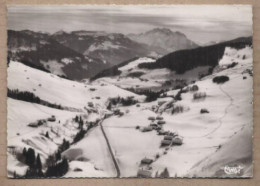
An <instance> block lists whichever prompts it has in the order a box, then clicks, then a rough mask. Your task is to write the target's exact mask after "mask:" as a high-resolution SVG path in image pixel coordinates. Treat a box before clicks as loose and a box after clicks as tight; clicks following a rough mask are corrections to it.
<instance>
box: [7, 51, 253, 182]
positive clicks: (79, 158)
mask: <svg viewBox="0 0 260 186" xmlns="http://www.w3.org/2000/svg"><path fill="white" fill-rule="evenodd" d="M244 56H245V57H244ZM143 62H151V63H152V62H154V60H153V59H151V58H140V59H137V60H136V61H134V62H131V63H129V64H127V65H125V66H123V67H121V68H120V70H121V71H122V74H121V75H120V77H112V78H111V77H110V78H107V77H106V78H101V79H98V80H96V81H94V82H93V83H92V84H88V83H82V82H75V81H70V80H66V79H63V78H60V77H58V76H55V75H53V74H49V73H46V72H43V71H40V70H36V69H33V68H30V67H28V66H25V65H23V64H21V63H19V62H14V61H12V62H11V63H10V65H9V67H8V88H9V89H11V90H14V89H18V90H19V91H29V92H32V93H34V94H35V95H36V96H38V97H39V98H40V99H42V100H44V101H48V102H49V103H55V104H60V105H62V106H64V107H68V108H75V110H76V111H75V110H73V111H71V110H70V109H65V110H59V109H55V108H50V107H47V106H43V105H40V104H36V103H30V102H25V101H21V100H15V99H12V98H8V168H7V169H8V175H9V176H10V177H12V175H13V173H14V171H16V174H17V175H21V176H22V175H24V174H25V172H26V170H27V168H28V166H27V165H25V164H23V163H21V162H19V161H18V160H17V159H16V157H15V155H13V150H14V149H15V150H16V151H22V149H23V148H24V147H26V148H29V147H31V148H33V149H35V152H36V153H37V154H40V156H41V160H42V163H43V170H45V169H46V167H45V165H44V164H45V162H46V159H47V158H48V156H49V155H52V154H53V153H55V152H56V151H57V148H58V146H59V145H60V144H61V143H62V141H63V139H66V140H68V141H69V142H70V143H71V146H70V148H69V149H67V150H66V151H64V152H63V153H62V156H63V157H66V158H67V159H68V160H69V171H68V172H67V173H66V174H65V176H64V177H116V176H117V175H119V176H120V177H136V176H137V172H138V170H139V169H142V168H143V167H142V166H141V165H140V162H141V160H142V159H144V158H148V159H151V160H153V162H152V163H151V164H150V165H149V166H148V168H149V170H148V171H149V172H150V173H151V176H153V177H154V176H156V175H158V174H160V173H161V172H162V171H163V170H165V168H167V170H168V171H169V175H170V177H175V176H177V177H187V176H188V177H193V176H197V177H205V176H206V177H215V176H223V177H225V176H230V175H225V173H224V171H223V167H225V166H227V165H228V166H231V165H234V164H235V165H241V166H242V167H243V174H242V175H241V176H243V177H248V176H250V175H251V172H252V157H251V156H252V151H251V150H252V140H251V137H252V123H253V121H252V119H253V116H252V114H253V110H252V104H251V102H252V100H253V99H252V85H253V78H252V76H251V75H250V73H249V72H250V71H251V70H252V48H250V47H246V48H245V49H241V50H238V51H237V50H235V49H231V48H226V50H225V54H224V56H223V58H222V59H221V60H220V64H219V65H220V69H221V70H219V71H218V72H215V73H213V74H212V75H210V76H206V77H204V78H202V79H201V80H198V78H197V75H198V74H199V73H202V72H206V71H208V68H209V67H206V66H205V67H198V68H195V69H193V70H191V71H188V72H186V73H185V74H183V75H181V76H180V75H176V74H175V73H174V72H170V71H169V70H167V69H155V70H145V69H139V68H138V64H140V63H143ZM233 62H236V63H237V65H235V66H234V67H232V68H226V67H227V66H228V65H229V64H231V63H233ZM133 72H143V73H144V74H143V75H141V76H140V78H132V77H128V75H129V73H133ZM221 75H226V76H228V77H229V81H227V82H225V83H224V84H216V83H213V82H212V79H213V78H214V77H215V76H221ZM176 78H178V79H180V78H183V79H187V80H188V79H189V81H191V80H197V81H196V82H195V84H196V85H197V86H198V87H199V90H198V91H197V92H201V93H203V94H205V95H206V97H205V98H204V99H198V100H194V99H193V94H194V93H195V92H191V91H188V92H186V93H182V94H181V98H182V99H181V100H179V101H175V100H174V98H173V96H176V94H177V92H178V91H179V90H170V91H168V92H166V96H168V97H165V98H159V99H157V100H156V101H153V102H145V101H144V100H145V96H142V95H137V94H135V93H132V92H129V91H126V90H124V89H122V88H120V87H127V88H129V87H134V86H136V85H138V86H139V87H141V88H149V87H161V86H162V82H165V80H169V79H176ZM142 79H147V80H148V81H144V80H142ZM189 86H192V85H189ZM118 96H120V97H123V98H126V97H133V98H134V99H135V100H138V101H139V103H138V104H134V105H131V106H122V105H117V106H114V107H115V108H114V109H119V110H120V112H122V114H121V115H115V114H113V115H111V116H110V117H107V118H104V114H105V113H112V112H113V108H112V111H109V110H107V106H108V102H109V101H108V100H109V98H116V97H118ZM90 102H91V103H92V104H93V105H92V106H90V105H91V104H90ZM174 106H179V107H183V108H184V109H183V112H181V113H174V114H172V109H173V108H174ZM154 108H157V109H158V110H156V109H154ZM201 109H207V110H208V112H209V113H204V114H201V113H200V111H201ZM52 115H54V116H55V117H56V121H54V122H51V121H47V122H46V123H45V124H43V125H42V126H39V127H29V126H28V124H30V123H33V122H36V121H37V120H40V119H47V118H50V117H51V116H52ZM76 115H81V116H82V117H83V118H84V126H85V124H86V122H90V121H91V122H94V121H96V120H97V119H100V120H101V121H100V122H99V123H98V125H97V126H95V127H93V128H91V129H90V130H89V131H88V132H87V133H86V134H85V136H84V137H83V138H82V139H81V140H80V141H78V142H77V143H72V141H73V138H74V136H75V135H76V133H77V132H78V131H79V129H78V124H77V123H76V122H75V121H73V118H75V116H76ZM158 115H161V117H163V120H164V121H165V122H166V123H165V124H163V130H164V131H170V132H175V133H177V134H178V135H179V137H180V138H182V139H183V144H182V145H180V146H170V147H168V148H166V147H161V141H162V140H163V138H164V136H163V135H158V134H157V132H156V131H155V130H152V131H147V132H144V131H143V130H144V129H145V128H146V127H147V126H149V125H150V123H151V121H150V120H148V118H149V117H156V116H158ZM102 129H104V133H105V134H104V133H103V131H102ZM46 132H48V133H49V138H47V137H46V136H45V135H44V134H46ZM106 138H107V139H106ZM110 147H111V148H110ZM117 166H118V168H117ZM118 169H119V170H118ZM231 176H232V175H231ZM233 176H234V175H233Z"/></svg>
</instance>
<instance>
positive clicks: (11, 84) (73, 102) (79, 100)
mask: <svg viewBox="0 0 260 186" xmlns="http://www.w3.org/2000/svg"><path fill="white" fill-rule="evenodd" d="M8 89H10V90H14V89H18V90H19V91H20V92H21V91H28V92H31V93H33V94H34V95H36V96H38V97H39V98H40V99H42V100H44V101H48V102H49V103H53V104H54V103H55V104H60V105H62V106H63V107H67V108H75V109H74V110H72V111H70V110H71V109H65V110H60V109H54V108H50V107H48V106H43V105H40V104H36V103H30V102H25V101H21V100H16V99H12V98H8V154H9V157H8V158H9V159H8V176H10V177H12V176H13V175H14V172H15V173H16V175H17V176H23V175H24V174H25V172H26V170H27V169H28V166H27V165H25V164H23V163H22V162H20V161H18V160H17V159H16V158H17V157H16V153H17V152H19V153H20V152H22V151H23V148H27V149H28V148H33V149H34V150H35V153H36V154H39V155H40V158H41V161H42V164H43V170H46V167H45V163H46V159H47V158H49V156H50V155H53V154H54V153H56V152H57V149H58V147H59V146H60V145H61V143H62V141H63V139H66V140H68V141H69V142H70V143H71V142H72V141H73V138H74V137H75V135H76V134H77V133H78V131H79V129H78V123H75V121H74V120H73V118H75V116H76V115H82V117H84V124H85V122H86V121H87V122H96V120H98V119H101V118H102V117H103V116H104V113H105V112H106V104H107V101H108V99H109V98H113V97H118V96H120V97H130V96H131V97H133V98H135V99H137V100H140V101H142V100H143V99H144V96H139V95H135V94H134V93H131V92H128V91H126V90H122V89H119V88H118V87H116V86H114V85H106V84H102V85H101V84H93V85H90V84H85V83H79V82H75V81H71V80H67V79H63V78H60V77H58V76H56V75H53V74H50V73H46V72H43V71H41V70H37V69H35V68H31V67H28V66H26V65H24V64H22V63H19V62H15V61H11V63H10V64H9V67H8ZM89 103H92V104H89ZM91 105H92V106H91ZM51 116H55V118H56V121H53V122H51V121H47V119H48V118H50V117H51ZM39 120H46V121H47V123H45V124H43V125H41V126H35V127H32V126H29V124H33V125H34V124H35V123H37V122H38V121H39ZM84 126H85V125H84ZM47 132H48V135H49V137H46V136H45V135H46V133H47ZM99 132H100V129H98V128H94V129H93V134H91V133H90V135H93V137H94V140H95V139H98V140H99V138H95V137H96V135H97V134H100V133H99ZM87 140H88V138H87ZM102 140H103V139H102ZM102 140H100V142H101V143H103V144H105V141H102ZM97 143H98V141H97ZM89 145H90V146H92V145H93V144H92V143H91V144H89ZM95 147H98V146H95ZM104 148H105V147H104V146H101V147H100V148H99V149H100V152H101V151H102V150H103V149H104ZM92 152H93V155H92V156H91V158H92V157H95V156H96V153H97V151H96V150H95V151H92ZM19 153H18V154H19ZM102 157H104V156H102ZM99 161H100V159H99ZM104 162H106V163H108V164H109V162H110V161H104ZM77 165H78V163H77V161H73V162H71V167H70V168H71V169H70V171H71V172H70V173H69V172H68V175H67V176H71V175H74V174H75V172H74V169H73V167H75V166H77ZM85 165H86V167H85V169H84V170H86V171H87V172H88V171H90V172H92V173H93V174H89V173H88V175H89V176H102V177H103V176H108V175H110V174H109V171H107V172H106V171H105V170H101V169H100V170H97V169H96V168H97V167H95V166H96V164H95V161H92V162H85Z"/></svg>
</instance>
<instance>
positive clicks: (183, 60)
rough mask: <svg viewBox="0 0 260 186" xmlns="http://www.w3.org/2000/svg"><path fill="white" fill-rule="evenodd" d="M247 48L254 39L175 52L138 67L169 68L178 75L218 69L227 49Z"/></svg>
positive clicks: (242, 39)
mask: <svg viewBox="0 0 260 186" xmlns="http://www.w3.org/2000/svg"><path fill="white" fill-rule="evenodd" d="M246 46H252V37H242V38H237V39H234V40H231V41H226V42H223V43H218V44H215V45H211V46H205V47H198V48H195V49H189V50H179V51H175V52H172V53H169V54H167V55H165V56H163V57H161V58H159V59H157V60H156V62H155V63H152V64H150V63H142V64H140V65H138V66H139V67H140V68H144V69H158V68H159V69H161V68H168V69H170V70H172V71H175V72H176V73H177V74H183V73H185V72H186V71H188V70H192V69H194V68H196V67H200V66H210V67H212V68H214V67H216V66H217V65H218V62H219V59H220V58H222V56H223V55H224V51H225V48H226V47H232V48H235V49H242V48H245V47H246Z"/></svg>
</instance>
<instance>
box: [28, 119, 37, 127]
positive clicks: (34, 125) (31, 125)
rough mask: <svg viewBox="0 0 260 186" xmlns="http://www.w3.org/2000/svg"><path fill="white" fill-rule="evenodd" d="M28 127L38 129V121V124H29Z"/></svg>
mask: <svg viewBox="0 0 260 186" xmlns="http://www.w3.org/2000/svg"><path fill="white" fill-rule="evenodd" d="M28 126H29V127H35V128H36V127H38V122H37V121H36V122H32V123H29V124H28Z"/></svg>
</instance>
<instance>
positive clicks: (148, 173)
mask: <svg viewBox="0 0 260 186" xmlns="http://www.w3.org/2000/svg"><path fill="white" fill-rule="evenodd" d="M137 177H139V178H150V177H152V172H151V171H149V170H143V169H139V170H138V172H137Z"/></svg>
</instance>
